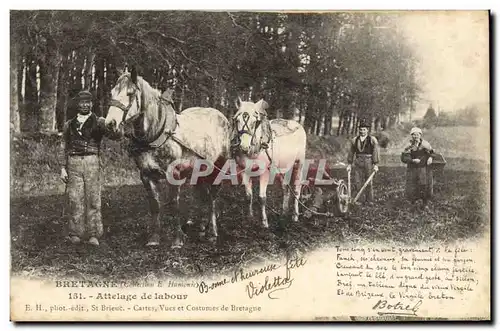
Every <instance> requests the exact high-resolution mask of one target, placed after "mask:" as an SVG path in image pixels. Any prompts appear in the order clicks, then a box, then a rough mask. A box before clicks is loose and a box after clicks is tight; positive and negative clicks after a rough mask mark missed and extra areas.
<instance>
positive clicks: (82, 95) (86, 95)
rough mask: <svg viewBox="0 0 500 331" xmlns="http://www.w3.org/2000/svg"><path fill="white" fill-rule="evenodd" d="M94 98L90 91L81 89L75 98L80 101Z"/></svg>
mask: <svg viewBox="0 0 500 331" xmlns="http://www.w3.org/2000/svg"><path fill="white" fill-rule="evenodd" d="M93 98H94V96H93V95H92V93H90V92H89V91H80V92H78V94H77V95H76V97H75V100H76V101H80V100H91V101H92V99H93Z"/></svg>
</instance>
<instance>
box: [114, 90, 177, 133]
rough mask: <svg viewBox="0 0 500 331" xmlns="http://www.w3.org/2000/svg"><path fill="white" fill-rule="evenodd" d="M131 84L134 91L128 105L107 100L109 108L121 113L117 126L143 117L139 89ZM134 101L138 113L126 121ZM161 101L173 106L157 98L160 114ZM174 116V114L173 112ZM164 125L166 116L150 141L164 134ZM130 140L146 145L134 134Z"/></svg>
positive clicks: (170, 102)
mask: <svg viewBox="0 0 500 331" xmlns="http://www.w3.org/2000/svg"><path fill="white" fill-rule="evenodd" d="M133 84H134V87H135V89H134V93H133V94H130V96H129V103H128V105H124V104H123V103H122V102H121V101H119V100H116V99H111V100H109V106H114V107H117V108H119V109H121V110H122V111H123V116H122V121H121V122H120V125H119V126H124V125H125V124H127V123H130V122H132V121H135V120H136V119H137V118H138V117H140V116H142V115H144V109H142V107H141V104H140V103H139V96H138V92H140V91H141V89H140V88H139V86H137V84H135V83H133ZM134 99H135V102H136V104H137V108H139V111H138V112H137V114H136V115H134V116H132V117H130V118H129V119H127V120H126V117H127V114H128V111H129V110H130V108H131V107H132V104H133V103H134ZM162 101H166V102H168V103H169V104H170V105H173V103H172V101H170V100H166V99H164V98H162V97H161V96H160V97H159V98H158V107H159V108H158V110H159V111H160V112H161V104H162ZM174 114H175V112H174ZM175 121H176V123H177V120H175ZM166 125H167V116H166V115H165V116H164V117H163V122H162V124H161V128H160V130H159V131H158V133H157V134H156V136H155V137H153V138H152V140H151V141H156V140H157V139H158V138H159V137H160V136H161V135H162V134H163V133H164V131H165V127H166ZM133 132H135V131H133ZM172 134H173V132H170V133H169V134H168V135H167V136H168V137H170V136H171V135H172ZM132 138H133V139H134V140H135V141H137V142H140V143H148V142H147V141H144V137H137V136H136V135H135V134H132ZM151 141H150V142H151ZM150 142H149V143H150Z"/></svg>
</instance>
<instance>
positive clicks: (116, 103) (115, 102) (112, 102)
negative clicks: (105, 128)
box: [109, 84, 142, 125]
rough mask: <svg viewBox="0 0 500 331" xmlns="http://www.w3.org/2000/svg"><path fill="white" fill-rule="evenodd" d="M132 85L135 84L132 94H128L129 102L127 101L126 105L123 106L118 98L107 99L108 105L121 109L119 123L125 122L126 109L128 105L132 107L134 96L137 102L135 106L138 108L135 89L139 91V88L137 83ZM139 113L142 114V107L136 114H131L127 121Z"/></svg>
mask: <svg viewBox="0 0 500 331" xmlns="http://www.w3.org/2000/svg"><path fill="white" fill-rule="evenodd" d="M134 85H135V90H134V94H133V95H130V96H129V103H128V105H127V106H125V105H124V104H123V103H122V102H121V101H119V100H116V99H111V100H109V106H113V107H116V108H119V109H121V110H122V111H123V116H122V121H121V122H120V125H124V124H125V118H126V117H127V114H128V111H129V110H130V107H132V104H133V103H134V97H135V102H136V104H137V108H139V106H140V103H139V96H138V93H137V91H140V89H139V86H137V84H134ZM141 114H142V109H139V112H138V113H137V115H134V116H132V117H131V118H129V119H128V120H127V121H131V120H134V119H135V118H137V117H138V116H140V115H141Z"/></svg>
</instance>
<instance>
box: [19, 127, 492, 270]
mask: <svg viewBox="0 0 500 331" xmlns="http://www.w3.org/2000/svg"><path fill="white" fill-rule="evenodd" d="M439 129H441V128H439ZM438 133H439V132H438ZM433 134H437V133H433ZM429 136H431V135H430V133H429ZM443 141H446V140H443ZM344 142H345V141H344ZM441 143H442V142H441ZM17 144H18V145H17V149H14V151H16V153H13V159H12V165H11V169H12V170H11V184H12V185H11V210H10V213H11V220H10V222H11V223H10V224H11V238H12V239H11V253H12V254H11V264H12V267H11V269H12V272H13V273H14V274H22V275H25V276H40V275H43V276H44V277H48V276H54V277H55V276H59V277H60V276H67V277H78V278H84V279H94V278H102V277H104V278H107V277H112V278H114V279H123V278H144V277H152V276H154V277H158V278H159V277H169V276H177V277H184V276H186V277H188V276H192V275H195V274H200V273H202V274H209V273H213V272H218V273H219V272H225V271H227V272H229V271H230V270H232V268H234V267H236V266H240V267H244V266H246V265H249V264H254V263H259V262H261V261H262V260H265V259H268V258H273V257H277V256H278V255H280V254H282V253H283V252H284V251H287V250H290V249H293V250H300V251H302V252H309V251H311V250H313V249H315V248H316V247H318V246H323V245H333V244H336V243H342V242H349V243H355V242H376V243H381V242H385V243H389V244H391V243H393V244H419V243H423V242H454V241H457V240H464V239H467V238H472V237H475V236H482V235H483V233H484V231H486V230H489V226H490V214H489V211H490V200H489V195H490V192H489V173H488V163H485V162H484V161H481V160H480V159H476V160H475V159H474V158H470V159H464V158H456V157H453V155H446V156H447V160H448V164H447V166H446V167H445V169H444V172H443V173H442V174H436V185H435V197H434V201H433V202H432V204H431V207H430V211H422V210H420V209H419V208H414V207H413V206H410V205H408V204H407V203H406V202H405V201H404V199H403V196H402V194H403V189H404V178H405V177H404V174H405V168H404V167H403V166H401V165H398V164H397V160H398V155H397V154H396V155H394V154H393V155H387V153H386V154H385V156H384V158H386V163H385V166H383V167H381V171H380V173H379V174H378V175H377V176H376V177H375V180H374V181H375V183H374V184H375V194H376V199H377V203H376V205H374V206H372V207H367V208H356V209H352V210H351V211H350V212H349V214H348V215H347V216H346V217H344V218H331V219H326V218H318V219H316V222H313V221H308V220H306V219H301V220H300V222H299V223H295V224H289V225H288V227H286V228H284V229H283V228H281V227H278V223H279V221H280V215H278V214H277V213H275V212H273V211H272V210H276V211H277V210H279V206H280V202H281V200H280V199H281V192H280V190H278V189H276V188H273V187H271V188H270V190H269V199H268V201H269V202H268V204H269V206H270V209H271V210H270V211H269V221H270V225H271V229H270V231H263V230H260V229H259V227H258V226H257V224H258V223H257V222H255V223H252V222H249V221H247V220H245V218H244V215H243V214H242V208H241V205H242V203H244V190H243V188H242V187H239V188H224V189H223V190H222V191H221V192H220V199H219V200H220V201H221V203H222V211H223V213H222V214H221V215H220V218H219V221H218V222H219V223H218V225H219V231H220V240H219V242H218V243H217V244H215V245H212V244H210V243H207V242H203V241H199V240H198V239H197V238H196V237H191V238H189V239H188V240H187V242H186V245H185V246H184V247H183V248H182V249H181V250H175V251H172V250H171V249H170V245H169V243H170V240H171V239H172V237H173V234H172V228H173V227H172V224H173V222H174V219H173V217H174V215H167V216H165V217H164V220H163V233H162V240H163V241H162V245H160V246H159V247H155V248H146V247H144V243H145V240H146V238H145V237H144V234H145V229H146V224H147V222H148V213H149V211H148V206H147V202H146V197H145V195H144V191H143V188H142V186H140V185H138V184H137V182H138V175H137V172H136V170H135V169H134V168H133V165H132V163H131V162H130V161H129V160H127V156H126V155H125V154H123V153H122V152H121V150H120V148H119V147H120V146H119V144H117V143H111V142H108V143H106V148H108V149H109V150H108V153H107V154H106V156H105V158H104V160H103V163H104V165H105V169H106V170H105V176H107V178H106V184H105V187H104V192H103V208H102V212H103V220H104V223H105V228H106V234H105V237H104V238H103V240H102V244H101V246H100V247H99V248H94V247H89V246H88V245H79V246H70V245H69V244H67V243H66V242H64V241H63V240H62V237H61V236H62V234H63V233H64V231H63V229H64V226H65V224H64V220H63V219H62V218H61V211H62V208H63V204H64V198H63V196H62V192H63V190H61V188H62V185H61V184H60V183H59V181H58V177H57V175H58V164H57V162H55V161H54V158H53V157H51V156H50V155H51V154H50V153H53V152H55V147H53V149H48V147H43V148H41V147H40V146H42V145H43V144H44V143H41V142H27V141H21V140H20V141H18V142H17ZM30 144H31V145H30ZM310 144H311V145H313V146H314V147H311V148H310V149H309V153H310V156H315V157H317V156H320V154H324V155H323V156H326V157H328V158H329V159H331V160H335V159H337V160H338V161H340V160H341V159H342V158H341V157H339V156H338V155H335V150H332V148H338V149H342V147H335V146H334V145H333V144H331V143H329V142H328V140H326V139H322V140H319V138H318V140H317V141H312V142H310ZM53 145H54V144H52V145H50V146H53ZM325 145H327V146H326V147H325ZM434 145H436V146H437V143H436V144H434ZM37 146H38V147H37ZM331 146H333V147H331ZM337 146H344V145H343V142H339V143H338V145H337ZM460 146H461V145H460V144H459V145H458V146H457V147H460ZM28 147H29V149H28ZM37 148H38V149H37ZM443 148H444V147H443ZM43 149H45V150H43ZM314 154H316V155H314ZM336 154H340V153H336ZM44 155H49V156H46V157H45V156H44ZM52 155H53V154H52ZM390 158H392V161H390V162H389V161H387V160H391V159H390ZM464 165H466V166H464ZM344 173H345V172H340V173H338V174H337V175H336V176H338V177H341V176H344ZM183 204H184V205H185V206H186V210H187V211H186V214H184V215H182V217H183V219H184V220H188V219H192V220H196V219H199V218H200V217H203V216H206V215H207V211H208V206H207V205H205V204H203V203H199V202H197V201H195V200H194V198H193V195H192V192H191V191H190V190H189V189H186V190H184V191H183ZM176 217H178V216H176Z"/></svg>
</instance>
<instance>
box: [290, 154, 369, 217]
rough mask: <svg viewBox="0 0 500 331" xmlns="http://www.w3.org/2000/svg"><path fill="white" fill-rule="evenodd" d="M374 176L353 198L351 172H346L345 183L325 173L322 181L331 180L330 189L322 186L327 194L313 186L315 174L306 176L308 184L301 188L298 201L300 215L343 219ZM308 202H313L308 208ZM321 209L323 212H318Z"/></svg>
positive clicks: (341, 165)
mask: <svg viewBox="0 0 500 331" xmlns="http://www.w3.org/2000/svg"><path fill="white" fill-rule="evenodd" d="M338 166H339V167H342V169H345V166H343V164H338ZM375 174H376V171H373V172H372V173H371V174H370V176H369V177H368V178H367V180H366V181H365V183H364V184H363V186H362V187H361V189H360V190H359V191H358V192H357V193H356V195H355V196H354V197H353V193H352V189H351V170H348V171H347V183H346V181H345V180H344V179H337V178H334V177H332V176H331V175H330V174H329V173H328V172H326V171H325V173H324V179H327V180H333V183H332V184H331V187H328V186H326V187H325V186H322V187H324V188H326V190H328V191H330V193H329V194H328V193H326V194H325V193H324V191H323V189H322V188H321V187H320V186H317V185H315V184H314V180H313V179H314V178H315V174H314V176H308V178H309V184H308V185H305V186H303V187H302V193H301V196H300V200H299V201H300V205H301V206H302V208H303V212H302V214H304V213H305V214H309V215H315V216H324V217H344V216H345V215H347V214H348V212H349V210H350V208H351V207H352V206H353V205H356V203H357V201H358V199H359V198H360V197H361V195H362V194H363V192H364V191H365V189H366V188H367V186H368V185H369V184H370V183H371V182H372V181H373V178H374V177H375ZM330 189H331V190H330ZM318 195H319V196H318ZM310 201H313V206H308V203H309V202H310ZM321 209H323V210H324V211H323V212H320V211H318V210H321Z"/></svg>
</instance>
